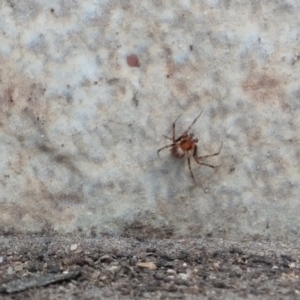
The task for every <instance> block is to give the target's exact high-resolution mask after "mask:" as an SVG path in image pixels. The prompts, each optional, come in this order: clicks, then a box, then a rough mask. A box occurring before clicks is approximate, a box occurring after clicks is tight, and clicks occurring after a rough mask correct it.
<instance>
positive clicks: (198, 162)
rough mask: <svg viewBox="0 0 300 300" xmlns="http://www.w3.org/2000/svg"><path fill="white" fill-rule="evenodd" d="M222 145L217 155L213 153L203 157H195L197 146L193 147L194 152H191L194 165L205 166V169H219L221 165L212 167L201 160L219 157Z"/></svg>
mask: <svg viewBox="0 0 300 300" xmlns="http://www.w3.org/2000/svg"><path fill="white" fill-rule="evenodd" d="M222 145H223V142H222V144H221V147H220V149H219V151H218V152H217V153H214V154H208V155H204V156H197V145H195V148H194V152H193V157H194V159H195V161H196V163H197V164H198V165H203V166H207V167H210V168H219V167H220V166H221V165H219V166H213V165H210V164H207V163H205V162H202V161H201V159H202V158H205V157H210V156H214V155H219V153H220V151H221V148H222Z"/></svg>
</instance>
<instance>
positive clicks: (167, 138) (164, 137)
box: [163, 135, 173, 142]
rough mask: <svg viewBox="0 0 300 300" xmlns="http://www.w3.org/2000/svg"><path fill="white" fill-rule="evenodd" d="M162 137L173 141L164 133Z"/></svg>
mask: <svg viewBox="0 0 300 300" xmlns="http://www.w3.org/2000/svg"><path fill="white" fill-rule="evenodd" d="M163 137H164V138H166V139H168V140H170V141H172V142H173V139H172V138H169V137H168V136H166V135H163Z"/></svg>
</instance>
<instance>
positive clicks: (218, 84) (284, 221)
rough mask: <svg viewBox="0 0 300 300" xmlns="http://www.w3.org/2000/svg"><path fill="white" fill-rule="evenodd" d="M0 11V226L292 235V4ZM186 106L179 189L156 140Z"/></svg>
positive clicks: (131, 4) (295, 103) (31, 6)
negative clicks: (193, 158)
mask: <svg viewBox="0 0 300 300" xmlns="http://www.w3.org/2000/svg"><path fill="white" fill-rule="evenodd" d="M0 8H1V9H0V66H1V69H0V105H1V106H0V126H1V127H0V138H1V144H0V174H1V179H0V184H1V189H0V214H1V217H0V229H1V231H2V232H11V231H19V232H40V231H45V230H54V231H56V232H61V233H65V232H74V231H77V230H81V231H83V232H84V233H85V234H89V233H92V234H98V233H110V234H118V233H124V232H125V233H128V232H129V233H130V234H131V233H133V234H134V233H137V232H142V233H143V234H147V235H148V236H152V237H155V236H160V237H163V236H170V235H177V236H180V235H185V234H188V235H197V236H199V235H201V236H203V235H208V236H222V237H224V238H235V239H237V238H238V239H244V238H265V239H271V240H288V241H296V240H299V237H298V232H299V224H300V215H299V209H300V202H299V201H298V195H299V193H300V186H299V182H300V175H299V170H298V169H299V168H298V165H299V160H300V150H299V142H300V139H299V134H298V132H297V130H298V128H299V125H300V124H299V123H300V117H299V116H298V115H299V109H300V105H299V103H300V101H299V98H300V90H299V74H300V70H299V68H300V64H299V62H298V60H299V58H300V52H299V40H298V39H299V34H300V24H299V23H300V19H299V13H300V5H299V4H298V2H297V1H292V0H290V1H288V0H286V1H285V0H282V1H263V2H258V1H254V0H252V1H229V0H224V1H221V0H220V1H209V0H206V1H188V0H183V1H176V4H175V3H174V1H171V0H170V1H163V3H162V2H161V1H143V3H142V4H141V3H140V2H138V1H124V2H123V1H115V0H112V1H100V0H99V1H91V0H89V1H84V2H83V1H38V0H36V1H34V0H31V1H29V0H28V1H26V3H25V2H24V3H23V2H22V1H14V0H10V1H5V0H3V1H0ZM129 57H131V59H128V58H129ZM132 57H134V59H132ZM201 109H203V110H204V112H203V115H202V116H201V118H200V119H199V121H198V122H197V123H196V124H195V126H194V127H193V132H194V133H195V134H196V136H197V137H198V138H199V140H200V141H199V151H200V154H202V155H203V154H207V153H212V152H214V151H216V150H217V149H218V147H219V145H220V143H221V141H223V143H224V145H223V149H222V152H221V155H220V156H219V157H216V158H211V159H209V160H208V161H209V162H210V163H212V164H215V165H218V164H219V163H222V166H221V167H220V168H218V169H210V168H206V167H200V166H198V165H196V164H195V163H194V162H193V164H192V168H193V171H194V175H195V177H196V180H197V185H194V184H193V182H192V180H191V177H190V174H189V171H188V168H187V164H186V161H185V160H176V159H175V158H172V157H170V156H169V152H168V150H165V152H162V153H161V157H160V158H159V157H158V156H157V153H156V150H157V149H158V148H160V147H162V146H164V145H165V144H167V143H168V142H169V141H168V140H165V139H164V138H163V137H162V135H163V134H166V135H170V133H171V124H172V121H173V120H174V119H175V118H176V117H177V116H178V115H179V114H181V113H183V116H182V117H181V119H179V120H178V131H177V132H179V133H180V132H181V131H183V130H184V129H185V128H186V127H187V126H188V125H189V124H190V122H191V121H192V120H193V119H194V117H195V116H196V115H197V114H198V113H199V111H200V110H201ZM124 230H125V231H124Z"/></svg>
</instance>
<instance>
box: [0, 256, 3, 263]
mask: <svg viewBox="0 0 300 300" xmlns="http://www.w3.org/2000/svg"><path fill="white" fill-rule="evenodd" d="M3 261H4V257H3V256H0V264H2V263H3Z"/></svg>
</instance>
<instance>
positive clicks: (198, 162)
mask: <svg viewBox="0 0 300 300" xmlns="http://www.w3.org/2000/svg"><path fill="white" fill-rule="evenodd" d="M195 160H196V159H195ZM196 163H197V164H198V165H203V166H207V167H210V168H213V169H215V168H219V167H220V166H221V165H220V166H213V165H209V164H207V163H204V162H202V161H197V160H196Z"/></svg>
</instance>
